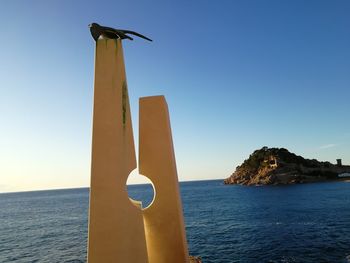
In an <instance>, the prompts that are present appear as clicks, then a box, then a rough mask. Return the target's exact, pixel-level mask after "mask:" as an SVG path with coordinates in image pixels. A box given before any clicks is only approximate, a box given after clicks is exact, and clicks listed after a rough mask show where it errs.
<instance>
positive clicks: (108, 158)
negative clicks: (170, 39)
mask: <svg viewBox="0 0 350 263" xmlns="http://www.w3.org/2000/svg"><path fill="white" fill-rule="evenodd" d="M91 162H92V165H91V186H90V207H89V237H88V262H89V263H109V262H110V263H116V262H121V263H124V262H125V263H126V262H128V263H132V262H134V263H142V262H148V256H147V248H146V240H145V232H144V225H143V217H142V211H141V209H140V208H138V207H136V206H135V205H133V204H132V203H131V202H130V200H129V197H128V193H127V191H126V181H127V178H128V176H129V174H130V172H131V171H132V170H134V169H135V168H136V157H135V147H134V139H133V133H132V124H131V117H130V106H129V98H128V88H127V83H126V77H125V69H124V59H123V50H122V42H121V40H119V39H118V40H115V39H99V40H98V41H97V42H96V57H95V83H94V110H93V134H92V160H91Z"/></svg>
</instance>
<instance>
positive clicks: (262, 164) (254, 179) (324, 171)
mask: <svg viewBox="0 0 350 263" xmlns="http://www.w3.org/2000/svg"><path fill="white" fill-rule="evenodd" d="M342 173H350V166H345V165H334V164H331V163H330V162H319V161H317V160H315V159H312V160H309V159H305V158H303V157H301V156H298V155H296V154H294V153H291V152H289V151H288V150H287V149H284V148H268V147H263V148H261V149H260V150H256V151H254V152H253V153H252V154H251V155H250V156H249V158H248V159H246V160H245V161H244V162H243V163H242V164H241V165H240V166H237V168H236V171H235V172H234V173H233V174H232V175H231V176H230V177H229V178H227V179H225V180H224V183H225V184H242V185H268V184H295V183H307V182H317V181H326V180H336V179H338V175H339V174H342Z"/></svg>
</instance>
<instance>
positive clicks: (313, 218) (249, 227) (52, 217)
mask: <svg viewBox="0 0 350 263" xmlns="http://www.w3.org/2000/svg"><path fill="white" fill-rule="evenodd" d="M180 189H181V198H182V203H183V211H184V218H185V224H186V232H187V240H188V246H189V252H190V254H191V255H196V256H201V257H202V260H203V262H243V263H250V262H251V263H260V262H271V263H272V262H281V263H282V262H302V263H307V262H310V263H311V262H312V263H318V262H331V263H337V262H350V183H349V182H323V183H312V184H298V185H287V186H260V187H252V186H250V187H247V186H239V185H224V184H223V182H222V180H210V181H196V182H182V183H180ZM128 192H129V196H131V197H132V198H134V199H137V200H143V201H144V202H145V203H146V204H147V202H148V203H149V202H150V200H151V199H152V198H153V190H152V187H150V186H149V185H132V186H129V187H128ZM88 202H89V189H88V188H79V189H68V190H50V191H35V192H20V193H4V194H0V262H1V263H7V262H23V263H24V262H25V263H30V262H45V263H46V262H47V263H55V262H71V263H73V262H86V245H87V227H88V226H87V220H88ZM165 263H166V262H165ZM179 263H180V262H179Z"/></svg>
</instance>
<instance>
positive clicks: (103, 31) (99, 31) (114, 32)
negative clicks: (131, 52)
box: [89, 23, 152, 41]
mask: <svg viewBox="0 0 350 263" xmlns="http://www.w3.org/2000/svg"><path fill="white" fill-rule="evenodd" d="M89 27H90V32H91V35H92V37H93V38H94V39H95V41H97V39H98V38H99V37H100V36H104V37H107V38H112V39H118V38H120V39H130V40H133V38H132V37H130V36H128V35H127V34H131V35H135V36H138V37H141V38H143V39H146V40H148V41H152V39H149V38H148V37H145V36H143V35H141V34H139V33H136V32H134V31H130V30H122V29H115V28H111V27H106V26H100V25H99V24H97V23H92V24H90V25H89Z"/></svg>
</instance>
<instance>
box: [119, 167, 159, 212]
mask: <svg viewBox="0 0 350 263" xmlns="http://www.w3.org/2000/svg"><path fill="white" fill-rule="evenodd" d="M126 188H127V191H128V195H129V198H130V199H131V200H130V201H131V202H132V203H133V204H134V205H136V206H138V207H140V208H142V209H146V208H148V207H149V206H151V204H152V202H153V200H154V196H155V190H154V186H153V183H152V181H151V180H149V179H148V178H147V177H146V176H143V175H141V174H139V173H138V172H137V170H134V171H132V172H131V173H130V175H129V177H128V180H127V181H126Z"/></svg>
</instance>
